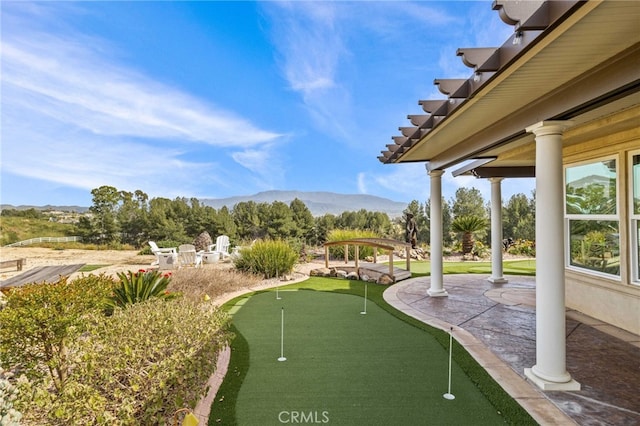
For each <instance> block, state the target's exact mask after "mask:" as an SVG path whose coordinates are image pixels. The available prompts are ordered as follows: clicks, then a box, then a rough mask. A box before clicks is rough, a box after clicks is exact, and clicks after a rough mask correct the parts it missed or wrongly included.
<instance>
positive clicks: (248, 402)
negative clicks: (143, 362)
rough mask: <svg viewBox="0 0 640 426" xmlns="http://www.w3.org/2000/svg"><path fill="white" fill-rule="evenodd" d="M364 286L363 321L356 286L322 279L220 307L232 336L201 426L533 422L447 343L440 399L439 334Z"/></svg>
mask: <svg viewBox="0 0 640 426" xmlns="http://www.w3.org/2000/svg"><path fill="white" fill-rule="evenodd" d="M367 289H368V298H367V301H368V304H367V314H366V315H363V314H361V311H363V309H364V298H363V290H364V284H363V283H362V282H359V281H357V282H354V281H347V280H339V279H329V278H311V279H309V280H307V281H304V282H302V283H299V284H294V285H292V286H286V287H282V288H281V289H280V291H279V294H280V296H281V298H282V299H281V300H276V294H275V291H273V290H272V291H266V292H261V293H256V294H251V295H245V296H242V297H240V298H238V299H235V300H233V301H231V302H229V303H228V304H227V305H226V307H227V308H228V309H229V311H230V313H231V314H232V315H233V324H234V327H235V332H236V333H237V337H236V339H235V340H234V342H233V345H232V358H231V363H230V369H229V373H228V374H227V377H226V378H225V381H224V383H223V385H222V387H221V388H220V390H219V392H218V395H217V400H216V401H215V402H214V404H213V406H212V413H211V416H210V419H209V424H210V425H215V424H220V423H222V424H240V425H255V424H260V425H269V424H281V423H287V422H289V423H294V422H296V421H294V420H297V422H302V421H301V420H305V421H306V422H311V423H313V422H315V423H330V424H346V425H359V424H362V425H375V424H381V425H382V424H384V425H407V424H468V423H469V421H470V417H469V416H470V413H472V416H473V423H474V424H479V425H483V424H486V425H494V424H504V423H507V424H534V422H533V420H532V419H531V417H530V416H529V415H528V414H527V413H526V412H525V411H524V410H523V409H522V408H521V407H520V406H518V405H517V403H515V402H514V401H513V400H512V399H511V398H510V397H509V396H508V395H507V394H506V393H504V391H503V390H502V389H501V388H500V387H499V385H497V383H495V381H493V380H492V379H491V378H490V377H489V376H488V374H487V373H486V372H485V371H484V370H483V369H482V368H481V367H479V366H478V365H477V363H475V361H474V360H473V359H472V358H471V357H470V356H469V355H468V354H467V353H466V352H465V351H464V350H463V349H462V348H461V347H460V346H459V345H457V344H456V343H455V342H454V363H453V368H452V393H453V394H454V395H455V396H456V398H455V399H454V400H452V401H450V400H446V399H444V398H443V394H444V393H445V392H447V386H448V382H447V380H448V342H449V341H448V335H447V334H446V333H444V332H442V331H439V330H435V329H433V328H431V327H428V326H426V325H424V324H422V323H420V322H418V321H416V320H413V319H411V318H409V317H407V316H406V315H404V314H402V313H401V312H398V311H397V310H395V309H393V308H391V307H390V306H389V305H387V304H386V303H385V302H384V301H383V300H382V292H383V291H384V290H385V289H386V287H383V286H378V285H373V284H369V285H368V287H367ZM282 312H284V318H285V320H284V324H285V334H284V336H285V339H284V355H285V357H286V358H287V360H286V361H284V362H279V361H278V360H277V358H278V357H279V356H280V351H281V346H280V345H281V340H280V332H281V329H280V326H281V315H282Z"/></svg>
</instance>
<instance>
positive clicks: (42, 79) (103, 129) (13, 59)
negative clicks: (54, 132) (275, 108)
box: [2, 34, 280, 146]
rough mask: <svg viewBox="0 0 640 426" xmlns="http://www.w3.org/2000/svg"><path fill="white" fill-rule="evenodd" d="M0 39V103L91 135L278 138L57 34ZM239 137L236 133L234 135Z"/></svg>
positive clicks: (222, 141) (248, 141)
mask: <svg viewBox="0 0 640 426" xmlns="http://www.w3.org/2000/svg"><path fill="white" fill-rule="evenodd" d="M32 37H38V38H39V41H38V43H37V44H36V43H34V42H33V41H32V39H29V40H27V41H26V42H25V41H24V40H3V43H2V48H3V50H2V60H3V74H2V82H3V84H4V85H5V87H6V89H5V93H4V94H3V106H6V105H8V106H9V107H10V106H11V104H14V103H20V104H22V106H23V107H24V108H30V109H32V110H34V111H36V112H39V113H41V114H44V115H46V116H49V117H51V118H53V119H55V120H58V121H60V122H64V123H67V124H69V125H73V126H77V127H80V128H83V129H86V130H89V131H91V132H93V133H96V134H105V135H123V136H134V137H144V138H173V139H178V140H180V139H182V140H186V141H193V142H203V143H207V144H210V145H215V146H226V145H229V144H233V145H255V144H260V143H264V142H267V141H272V140H274V139H276V138H277V137H279V136H280V135H278V134H276V133H273V132H268V131H264V130H261V129H258V128H255V126H253V125H252V124H251V123H250V122H249V121H247V120H245V119H243V118H241V117H238V116H236V115H235V114H233V113H231V112H229V111H224V110H221V109H219V108H216V107H214V106H212V105H209V104H206V103H204V102H203V101H201V100H200V99H197V98H195V97H193V96H191V95H189V94H186V93H183V92H181V91H179V90H177V89H174V88H172V87H169V86H166V85H163V84H161V83H158V82H156V81H154V80H152V79H150V78H148V77H145V76H143V75H140V74H138V73H136V72H135V71H132V70H130V69H127V68H125V67H123V66H119V65H114V64H111V63H109V62H107V61H105V59H103V58H102V57H101V56H99V55H97V54H96V52H95V51H93V50H91V49H89V48H88V47H86V46H85V45H77V44H76V43H75V42H73V41H71V40H67V39H63V38H60V37H53V36H49V35H43V34H39V35H32ZM240 134H242V135H243V137H241V138H240V137H238V135H240Z"/></svg>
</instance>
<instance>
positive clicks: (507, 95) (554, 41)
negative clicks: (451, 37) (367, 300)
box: [378, 1, 640, 177]
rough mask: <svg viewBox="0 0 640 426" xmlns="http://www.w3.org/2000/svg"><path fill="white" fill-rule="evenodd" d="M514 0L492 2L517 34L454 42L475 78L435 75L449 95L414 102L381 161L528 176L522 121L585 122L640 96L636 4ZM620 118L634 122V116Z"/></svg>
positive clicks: (531, 159)
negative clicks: (500, 41) (498, 40)
mask: <svg viewBox="0 0 640 426" xmlns="http://www.w3.org/2000/svg"><path fill="white" fill-rule="evenodd" d="M510 3H512V2H495V3H494V8H495V9H498V10H499V11H500V13H501V17H502V18H503V20H505V21H506V22H508V23H510V24H512V25H515V29H516V31H515V32H514V35H512V37H510V38H509V40H507V42H506V43H505V44H504V45H503V46H502V47H500V48H498V49H459V50H458V52H457V54H458V55H459V56H461V57H462V60H463V62H464V63H465V64H466V65H468V66H471V67H473V68H474V73H473V74H472V76H471V77H470V78H469V79H467V80H442V79H436V80H435V81H434V84H436V85H438V87H439V89H440V91H441V92H443V93H445V94H447V95H448V99H446V100H433V101H432V100H429V101H419V104H420V105H422V107H423V109H424V110H425V111H426V112H428V113H429V114H427V115H424V114H423V115H409V116H408V118H409V120H410V123H409V125H408V126H407V127H401V128H400V130H401V132H402V136H395V137H393V141H394V143H393V144H389V145H387V148H388V149H387V150H386V151H382V156H380V157H378V158H379V159H380V161H382V162H383V163H404V162H418V161H421V162H424V161H426V162H428V163H429V164H428V168H429V169H430V170H434V169H445V168H449V167H452V166H454V165H457V164H459V163H461V162H464V161H467V160H472V159H478V158H484V159H488V158H490V159H492V161H484V162H481V163H478V166H477V167H475V168H469V167H463V168H461V169H460V170H458V171H456V172H454V173H457V174H462V173H474V174H476V175H477V176H479V177H490V176H504V177H509V176H512V177H516V176H527V175H531V174H532V170H534V167H535V147H534V138H533V136H532V135H530V134H526V133H525V131H524V129H525V128H526V127H527V126H529V125H531V124H534V123H536V122H539V121H542V120H566V119H571V120H573V121H575V122H576V123H577V124H583V123H588V122H592V121H594V120H597V119H600V118H602V117H605V116H607V115H609V114H611V113H612V112H614V111H620V110H622V109H626V108H633V107H634V106H637V105H638V104H640V92H639V89H640V79H639V73H638V64H640V31H638V22H640V2H635V1H605V2H599V1H589V2H575V1H569V2H555V1H554V2H544V3H541V2H533V3H534V4H535V5H536V7H535V8H534V7H532V3H531V2H514V3H516V6H517V3H520V4H522V3H526V4H527V6H528V7H529V10H518V9H517V7H516V8H515V9H514V8H513V7H512V6H513V5H511V4H510ZM518 14H519V15H520V19H518V18H517V15H518ZM516 38H519V39H520V40H519V41H518V42H517V43H519V44H514V39H516ZM620 125H624V126H633V125H636V126H637V125H638V121H637V120H633V115H632V116H631V120H630V121H628V122H626V123H621V124H620ZM593 131H598V128H594V129H593ZM565 143H571V141H568V142H565ZM499 168H502V169H499ZM481 169H485V170H484V171H483V172H481Z"/></svg>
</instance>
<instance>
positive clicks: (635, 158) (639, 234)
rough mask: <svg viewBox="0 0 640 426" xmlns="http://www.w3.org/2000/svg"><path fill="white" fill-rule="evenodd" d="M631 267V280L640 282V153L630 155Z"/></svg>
mask: <svg viewBox="0 0 640 426" xmlns="http://www.w3.org/2000/svg"><path fill="white" fill-rule="evenodd" d="M629 176H630V177H631V183H630V187H631V202H630V203H629V205H630V208H631V214H630V215H629V216H630V218H631V226H630V227H629V228H630V229H631V269H632V274H633V275H632V277H633V278H632V282H633V283H634V284H640V154H635V155H632V156H631V165H630V173H629Z"/></svg>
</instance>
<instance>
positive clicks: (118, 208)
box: [2, 186, 535, 247]
mask: <svg viewBox="0 0 640 426" xmlns="http://www.w3.org/2000/svg"><path fill="white" fill-rule="evenodd" d="M91 195H92V206H91V207H90V208H89V214H87V215H83V216H82V217H81V218H80V222H79V223H78V224H77V225H76V227H75V229H74V230H73V234H74V235H79V236H82V237H83V239H84V241H85V242H89V243H97V244H112V243H122V244H131V245H134V246H136V247H142V246H144V245H145V244H146V242H147V241H149V240H154V241H158V242H162V241H170V242H174V243H183V242H191V241H193V239H194V238H195V237H196V236H198V235H199V234H200V233H202V232H205V231H206V232H208V233H209V234H210V235H211V236H212V237H213V238H215V237H216V236H217V235H221V234H225V235H228V236H229V237H230V238H231V240H232V241H233V242H234V243H235V244H237V243H242V242H247V241H253V240H256V239H261V238H271V239H284V240H296V241H298V242H299V243H302V244H306V245H310V246H317V245H321V244H322V243H324V242H326V241H327V237H328V235H329V233H330V232H331V231H333V230H334V229H352V230H363V231H371V232H373V233H374V234H376V235H378V236H380V237H385V238H393V239H398V240H404V239H405V217H406V214H407V213H411V214H413V216H414V219H415V220H416V224H417V228H418V243H419V244H420V245H428V244H429V243H430V237H431V235H430V229H429V215H430V209H431V203H430V200H427V201H426V202H419V201H418V200H413V201H411V202H410V203H409V204H408V206H407V208H406V209H405V210H404V217H398V218H394V219H390V218H389V216H388V215H387V214H386V213H381V212H371V211H367V210H364V209H361V210H358V211H346V212H343V213H341V214H339V215H333V214H329V213H328V214H325V215H323V216H318V217H314V216H313V215H312V214H311V211H310V210H309V209H308V208H307V206H306V205H305V204H304V202H302V201H301V200H299V199H295V200H293V201H292V202H291V203H289V204H286V203H284V202H281V201H274V202H272V203H257V202H254V201H246V202H240V203H238V204H236V205H234V206H232V207H231V208H228V207H222V208H220V209H215V208H213V207H210V206H206V205H204V204H202V203H201V202H200V201H199V200H198V199H197V198H184V197H179V198H175V199H173V200H170V199H168V198H161V197H160V198H149V196H148V195H147V194H146V193H144V192H142V191H140V190H136V191H134V192H128V191H120V190H118V189H116V188H114V187H112V186H101V187H99V188H95V189H93V190H92V191H91ZM442 213H443V228H444V229H443V231H444V233H443V239H444V241H443V243H444V245H445V246H446V247H451V246H453V245H454V244H455V243H456V241H459V240H461V238H462V236H461V235H460V232H456V231H455V229H458V228H456V226H454V221H455V220H456V218H462V217H477V218H479V219H481V221H480V222H484V223H485V226H484V227H482V229H479V230H475V231H474V235H475V237H476V238H477V239H478V240H479V241H481V242H483V243H484V244H486V245H489V242H490V241H491V235H490V226H489V223H490V222H489V217H490V205H489V204H488V203H487V202H485V200H484V199H483V197H482V194H481V193H480V191H479V190H478V189H476V188H459V189H458V190H457V191H456V193H455V195H454V196H453V197H451V199H449V200H446V199H445V198H444V197H443V199H442ZM2 216H22V217H29V218H35V217H37V216H40V217H45V216H46V215H43V214H42V213H40V212H38V211H36V210H35V209H29V210H25V211H20V210H13V209H5V210H3V211H2ZM502 217H503V224H502V225H503V236H504V237H505V238H513V239H522V240H530V241H533V240H534V239H535V194H533V198H529V197H527V196H526V195H524V194H515V195H513V196H512V197H511V198H510V199H509V200H508V201H507V202H506V203H504V204H503V206H502ZM471 222H474V221H471ZM477 222H478V221H475V223H477ZM457 225H459V224H457Z"/></svg>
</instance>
